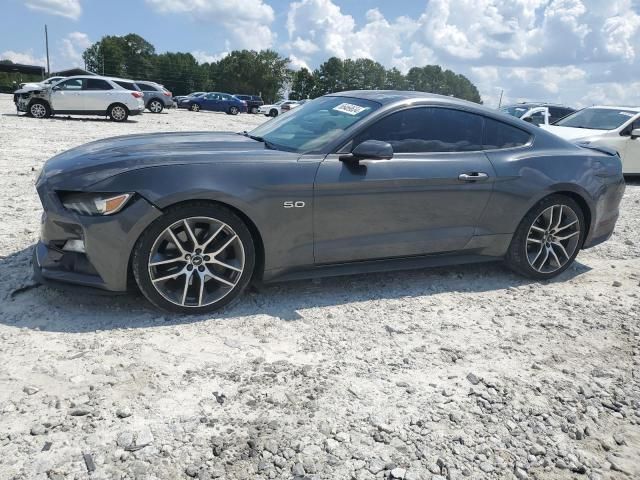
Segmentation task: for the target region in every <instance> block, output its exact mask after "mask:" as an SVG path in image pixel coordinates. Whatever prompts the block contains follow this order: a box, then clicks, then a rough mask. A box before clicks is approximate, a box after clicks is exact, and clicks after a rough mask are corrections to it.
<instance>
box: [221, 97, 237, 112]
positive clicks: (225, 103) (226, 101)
mask: <svg viewBox="0 0 640 480" xmlns="http://www.w3.org/2000/svg"><path fill="white" fill-rule="evenodd" d="M233 103H234V102H233V98H231V95H228V94H226V93H223V94H222V95H220V105H218V111H219V112H228V111H229V107H231V105H232V104H233Z"/></svg>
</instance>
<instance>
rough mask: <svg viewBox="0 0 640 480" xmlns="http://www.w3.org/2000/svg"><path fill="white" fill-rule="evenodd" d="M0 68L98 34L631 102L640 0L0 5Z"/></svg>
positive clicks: (547, 96)
mask: <svg viewBox="0 0 640 480" xmlns="http://www.w3.org/2000/svg"><path fill="white" fill-rule="evenodd" d="M3 3H4V5H3V9H2V12H3V19H2V28H1V29H0V58H8V59H10V60H13V61H16V62H23V63H40V64H42V63H43V61H44V41H43V25H44V24H45V23H46V24H47V25H48V26H49V40H50V51H51V61H52V69H53V70H56V69H61V68H66V67H70V66H76V65H79V66H81V65H82V59H81V53H82V51H83V50H84V49H85V48H86V47H87V46H88V45H90V44H91V43H92V42H95V41H97V40H99V39H100V38H101V37H102V36H103V35H108V34H111V35H113V34H115V35H124V34H127V33H131V32H133V33H137V34H139V35H142V36H143V37H144V38H146V39H147V40H148V41H150V42H151V43H152V44H153V45H154V46H155V47H156V50H157V51H159V52H163V51H184V52H191V53H193V54H194V56H195V57H196V58H198V59H199V60H200V61H207V60H209V61H210V60H213V59H217V58H220V56H222V55H224V54H225V52H228V51H230V50H233V49H237V48H253V49H261V48H273V49H275V50H278V51H279V52H280V53H282V54H283V55H287V56H289V58H290V59H291V65H292V67H294V68H299V67H301V66H307V67H309V68H314V67H316V66H317V65H318V64H319V63H320V62H322V61H323V60H325V59H326V58H328V57H330V56H332V55H335V56H338V57H341V58H355V57H368V58H372V59H374V60H376V61H379V62H380V63H382V64H384V65H385V66H387V67H392V66H394V67H397V68H399V69H400V70H402V71H406V70H408V69H409V68H411V67H412V66H422V65H425V64H434V63H435V64H440V65H442V66H444V67H446V68H451V69H453V70H454V71H456V72H460V73H463V74H465V75H467V76H468V77H469V78H470V79H471V80H472V81H473V82H474V83H475V84H476V85H477V86H478V87H479V89H480V92H481V95H482V97H483V99H484V101H485V103H487V104H488V105H495V104H496V103H497V101H498V98H499V96H500V92H501V91H503V90H504V97H505V101H507V102H509V101H516V100H548V101H557V102H563V103H567V104H570V105H575V106H581V105H590V104H601V103H607V104H628V105H630V104H633V105H639V104H640V78H638V72H640V61H639V60H638V56H640V0H395V1H393V0H294V1H291V0H109V1H107V0H4V2H3Z"/></svg>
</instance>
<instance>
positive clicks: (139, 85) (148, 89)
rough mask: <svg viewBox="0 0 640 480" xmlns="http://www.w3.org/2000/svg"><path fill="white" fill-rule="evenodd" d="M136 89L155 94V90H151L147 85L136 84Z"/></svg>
mask: <svg viewBox="0 0 640 480" xmlns="http://www.w3.org/2000/svg"><path fill="white" fill-rule="evenodd" d="M137 85H138V88H140V90H142V91H144V92H155V91H156V89H155V88H153V87H152V86H151V85H149V84H148V83H140V82H138V83H137Z"/></svg>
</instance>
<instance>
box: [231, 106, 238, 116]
mask: <svg viewBox="0 0 640 480" xmlns="http://www.w3.org/2000/svg"><path fill="white" fill-rule="evenodd" d="M236 113H238V109H237V108H236V107H231V114H232V115H235V114H236Z"/></svg>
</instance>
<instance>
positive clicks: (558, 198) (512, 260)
mask: <svg viewBox="0 0 640 480" xmlns="http://www.w3.org/2000/svg"><path fill="white" fill-rule="evenodd" d="M550 207H556V215H557V216H558V217H561V218H560V220H562V216H563V214H562V213H561V212H564V215H565V216H566V215H567V214H568V213H570V212H573V213H574V214H575V216H576V219H577V221H578V224H577V225H576V226H574V227H571V230H568V232H570V233H574V234H575V235H574V237H577V238H575V243H574V240H573V238H574V237H572V240H571V245H572V251H571V254H570V255H569V257H568V259H567V258H566V256H563V255H561V254H559V253H558V254H557V255H558V258H560V259H561V262H563V261H564V262H565V263H564V264H562V265H561V266H560V268H557V269H555V270H553V271H549V272H541V271H539V270H537V269H536V268H534V267H533V266H532V265H531V263H534V264H535V263H536V262H535V260H534V261H533V262H531V261H530V257H531V256H534V257H535V255H531V254H530V251H529V250H528V249H535V248H537V247H536V245H537V243H534V244H533V245H531V243H530V242H531V240H530V237H529V235H530V231H532V228H533V227H534V226H535V222H536V221H537V219H538V218H540V216H541V215H542V214H543V212H545V211H547V210H548V209H549V208H550ZM557 207H562V208H557ZM569 209H570V210H569ZM552 214H553V210H552ZM569 223H570V222H569ZM536 228H537V227H536ZM585 228H586V225H585V217H584V212H583V211H582V208H581V207H580V205H579V204H578V203H577V202H576V201H575V200H574V199H573V198H571V197H568V196H566V195H560V194H554V195H550V196H548V197H545V198H543V199H542V200H540V201H539V202H538V203H537V204H536V205H534V206H533V207H532V208H531V210H529V212H527V214H526V215H525V216H524V218H523V219H522V221H521V222H520V225H518V228H517V230H516V232H515V234H514V235H513V238H512V239H511V244H510V245H509V250H508V252H507V255H506V257H505V262H506V264H507V266H508V267H509V268H511V269H512V270H513V271H514V272H516V273H519V274H520V275H523V276H525V277H528V278H532V279H535V280H547V279H549V278H553V277H555V276H557V275H560V274H561V273H562V272H564V271H565V270H566V269H567V268H569V267H570V266H571V264H572V263H573V261H574V260H575V258H576V256H577V255H578V252H579V251H580V249H581V248H582V244H583V243H584V235H585V231H586V230H585ZM574 230H575V231H574ZM575 232H578V233H575ZM541 235H543V236H544V235H545V234H541ZM561 235H564V234H561ZM545 238H546V237H545ZM563 241H566V240H563ZM536 242H537V240H536ZM552 243H553V242H552ZM543 244H544V240H543V241H541V242H540V251H541V252H542V251H543V248H545V247H544V245H543ZM547 245H548V244H547ZM564 248H565V250H567V253H569V250H568V248H569V246H568V245H564ZM556 251H557V248H556ZM536 258H537V257H536ZM554 263H556V265H560V264H559V263H557V262H554ZM554 267H555V266H554ZM552 268H553V267H552Z"/></svg>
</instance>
